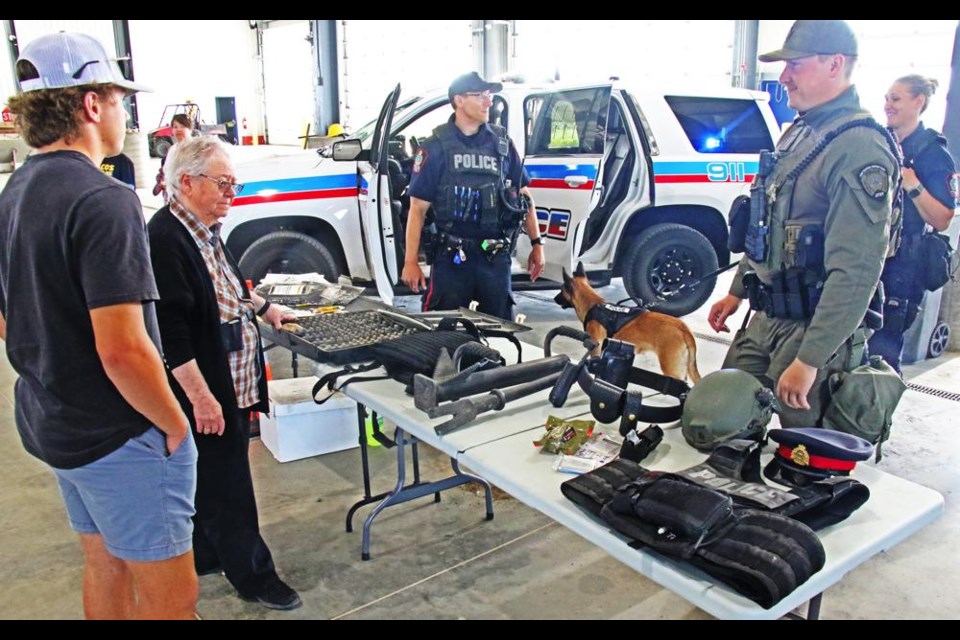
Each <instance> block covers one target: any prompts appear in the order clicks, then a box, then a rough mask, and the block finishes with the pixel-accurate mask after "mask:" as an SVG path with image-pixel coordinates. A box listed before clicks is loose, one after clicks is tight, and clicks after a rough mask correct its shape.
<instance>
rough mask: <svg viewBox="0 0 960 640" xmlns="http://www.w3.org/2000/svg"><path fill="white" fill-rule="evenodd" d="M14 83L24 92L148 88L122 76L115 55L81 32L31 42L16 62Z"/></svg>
mask: <svg viewBox="0 0 960 640" xmlns="http://www.w3.org/2000/svg"><path fill="white" fill-rule="evenodd" d="M16 69H17V81H18V82H19V83H20V90H21V91H23V92H27V91H37V90H39V89H64V88H66V87H81V86H85V85H91V84H115V85H117V86H118V87H123V88H124V89H126V90H127V92H128V93H135V92H137V91H150V90H151V89H150V88H148V87H146V86H144V85H142V84H137V83H135V82H131V81H130V80H127V79H126V78H124V77H123V73H122V72H121V71H120V67H119V66H118V65H117V58H116V56H111V55H108V54H107V50H106V49H105V48H104V46H103V45H102V44H101V43H100V41H99V40H97V39H96V38H93V37H91V36H88V35H86V34H84V33H67V32H65V31H61V32H59V33H51V34H47V35H44V36H40V37H39V38H37V39H36V40H31V41H30V42H29V43H28V44H27V46H26V47H24V48H23V51H22V52H21V53H20V57H19V58H18V59H17V65H16Z"/></svg>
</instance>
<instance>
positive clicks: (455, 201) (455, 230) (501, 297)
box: [401, 71, 544, 320]
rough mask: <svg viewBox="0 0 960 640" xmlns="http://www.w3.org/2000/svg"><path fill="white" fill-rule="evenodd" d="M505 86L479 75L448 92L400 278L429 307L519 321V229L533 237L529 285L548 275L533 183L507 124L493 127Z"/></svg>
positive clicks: (425, 161)
mask: <svg viewBox="0 0 960 640" xmlns="http://www.w3.org/2000/svg"><path fill="white" fill-rule="evenodd" d="M501 89H503V85H502V84H500V83H499V82H487V81H485V80H484V79H483V78H481V77H480V75H479V74H478V73H477V72H475V71H474V72H471V73H467V74H464V75H462V76H459V77H457V78H455V79H454V80H453V82H452V83H451V84H450V88H449V90H448V97H449V99H450V105H451V106H452V107H453V115H451V116H450V120H449V121H448V122H447V123H445V124H442V125H440V126H439V127H437V128H436V129H435V130H434V134H433V136H431V137H430V138H428V139H427V140H426V141H425V142H424V144H423V146H421V147H420V148H419V149H418V150H417V153H416V156H415V157H414V161H413V169H412V174H413V176H412V179H411V181H410V188H409V191H408V193H409V195H410V213H409V214H408V217H407V231H406V236H405V238H406V255H405V258H404V265H403V273H402V275H401V279H402V280H403V282H404V283H405V284H406V285H407V286H408V287H410V290H411V291H413V292H414V293H419V292H420V291H421V290H423V310H424V311H433V310H450V309H457V308H459V307H467V306H469V305H470V302H471V301H472V300H476V301H477V302H478V303H479V306H478V311H480V312H481V313H488V314H490V315H494V316H497V317H500V318H504V319H506V320H512V319H513V306H514V301H513V296H512V295H511V288H512V283H511V276H510V264H511V254H512V253H513V248H514V246H515V244H516V238H517V233H518V232H519V231H520V228H521V227H524V228H525V229H526V232H527V235H528V236H529V237H530V244H531V245H532V247H531V249H530V256H529V258H528V261H527V271H528V272H529V274H530V280H531V281H534V280H536V279H537V278H538V277H539V276H540V274H541V273H542V272H543V266H544V257H543V246H542V245H543V238H541V237H540V226H539V223H538V222H537V214H536V209H535V207H534V204H533V198H532V196H531V195H530V190H529V189H528V188H527V184H528V183H529V178H528V177H527V174H526V172H525V171H524V170H523V163H522V162H521V160H520V155H519V154H518V153H517V149H516V147H515V146H514V144H513V142H512V141H511V140H510V138H509V136H507V132H506V130H505V129H503V128H502V127H499V126H497V125H492V124H489V123H488V118H489V111H490V106H491V105H492V104H493V94H495V93H497V92H499V91H500V90H501ZM431 207H432V208H433V212H434V215H435V217H436V226H437V230H438V232H439V238H438V242H437V243H436V245H437V248H436V251H435V252H434V255H429V256H427V260H428V261H429V262H430V265H431V266H430V285H429V286H426V278H425V277H424V275H423V271H422V270H421V269H420V266H419V253H420V236H421V232H422V230H423V226H424V223H425V221H426V216H427V211H429V210H430V208H431Z"/></svg>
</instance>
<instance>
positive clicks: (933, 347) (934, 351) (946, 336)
mask: <svg viewBox="0 0 960 640" xmlns="http://www.w3.org/2000/svg"><path fill="white" fill-rule="evenodd" d="M948 342H950V325H948V324H947V323H946V322H938V323H937V326H935V327H934V328H933V333H932V334H930V347H929V348H928V349H927V353H928V355H929V356H930V357H931V358H937V357H940V356H942V355H943V352H944V351H946V350H947V343H948Z"/></svg>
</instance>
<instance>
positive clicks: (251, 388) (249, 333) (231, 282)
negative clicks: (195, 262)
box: [170, 198, 260, 409]
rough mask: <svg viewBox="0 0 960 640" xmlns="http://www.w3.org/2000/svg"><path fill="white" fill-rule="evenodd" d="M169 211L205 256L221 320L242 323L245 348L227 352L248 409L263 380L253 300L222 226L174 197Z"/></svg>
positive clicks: (241, 402)
mask: <svg viewBox="0 0 960 640" xmlns="http://www.w3.org/2000/svg"><path fill="white" fill-rule="evenodd" d="M170 213H172V214H173V216H174V217H175V218H176V219H177V220H179V221H180V223H181V224H183V226H184V227H186V228H187V231H188V232H190V236H191V237H192V238H193V240H194V242H196V243H197V248H199V249H200V255H202V256H203V262H204V264H206V265H207V271H208V272H209V274H210V279H211V280H212V281H213V288H214V290H215V291H216V292H217V306H218V307H219V308H220V322H221V323H227V322H240V323H241V324H242V325H243V332H242V333H243V349H241V350H239V351H230V352H228V353H227V358H228V361H229V363H230V375H231V376H232V377H233V389H234V391H235V392H236V394H237V406H238V407H240V408H241V409H245V408H246V407H249V406H252V405H254V404H256V403H257V402H258V401H259V400H260V393H259V391H258V390H257V382H258V381H259V380H260V362H259V359H258V355H259V348H260V340H259V334H258V333H257V327H256V324H255V323H256V318H255V314H254V312H255V309H254V304H253V300H250V299H249V298H244V297H243V285H242V284H241V283H240V280H239V279H238V278H237V275H236V273H234V271H233V269H231V268H230V264H229V263H228V262H227V256H226V255H225V254H224V252H223V243H222V242H221V241H220V228H221V226H222V225H220V224H219V223H217V224H215V225H213V226H212V227H207V226H206V225H205V224H203V223H202V222H200V220H199V219H198V218H197V217H196V216H195V215H194V214H193V213H191V212H190V211H188V210H187V209H186V208H185V207H184V206H183V205H182V204H181V203H180V202H179V201H178V200H176V199H174V198H171V200H170ZM218 338H219V336H218Z"/></svg>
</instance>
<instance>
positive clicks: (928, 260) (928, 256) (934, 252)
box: [919, 233, 957, 291]
mask: <svg viewBox="0 0 960 640" xmlns="http://www.w3.org/2000/svg"><path fill="white" fill-rule="evenodd" d="M919 253H920V256H919V257H920V264H921V265H922V269H921V274H922V280H923V282H922V283H921V284H922V285H923V288H924V289H926V290H927V291H936V290H937V289H939V288H940V287H942V286H943V285H945V284H947V283H948V282H950V281H951V280H953V277H954V273H955V272H956V270H957V267H956V264H955V261H954V251H953V247H952V246H950V238H949V237H948V236H947V235H945V234H942V233H925V234H923V235H922V236H920V251H919Z"/></svg>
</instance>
